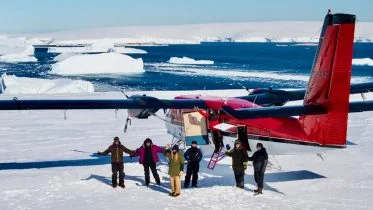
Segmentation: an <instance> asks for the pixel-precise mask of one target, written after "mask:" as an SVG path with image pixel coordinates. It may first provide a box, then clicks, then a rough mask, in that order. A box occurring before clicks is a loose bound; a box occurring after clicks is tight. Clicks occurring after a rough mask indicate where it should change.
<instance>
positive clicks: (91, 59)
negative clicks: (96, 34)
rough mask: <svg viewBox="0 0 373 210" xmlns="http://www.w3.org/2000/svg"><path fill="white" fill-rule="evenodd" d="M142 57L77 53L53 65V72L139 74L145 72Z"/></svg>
mask: <svg viewBox="0 0 373 210" xmlns="http://www.w3.org/2000/svg"><path fill="white" fill-rule="evenodd" d="M144 72H145V71H144V63H143V61H142V59H141V58H138V59H134V58H132V57H130V56H128V55H123V54H119V53H114V52H111V53H101V54H85V55H75V56H72V57H69V58H67V59H66V60H63V61H60V62H57V63H55V64H53V65H52V70H51V72H50V73H52V74H60V75H78V74H106V73H112V74H134V73H135V74H136V73H137V74H138V73H144Z"/></svg>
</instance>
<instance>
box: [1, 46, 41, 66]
mask: <svg viewBox="0 0 373 210" xmlns="http://www.w3.org/2000/svg"><path fill="white" fill-rule="evenodd" d="M34 51H35V49H34V47H33V46H32V45H30V46H28V47H27V48H26V49H25V50H24V51H22V52H19V53H9V54H5V55H2V56H0V62H7V63H18V62H36V61H38V59H36V58H35V56H34Z"/></svg>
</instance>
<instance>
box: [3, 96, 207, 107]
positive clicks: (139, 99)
mask: <svg viewBox="0 0 373 210" xmlns="http://www.w3.org/2000/svg"><path fill="white" fill-rule="evenodd" d="M196 106H197V107H199V108H202V109H203V108H207V106H206V104H205V102H204V101H203V100H199V99H169V100H168V99H158V98H155V97H151V96H137V95H136V96H131V97H129V98H128V99H123V100H120V99H113V100H110V99H101V100H100V99H84V100H83V99H82V100H80V99H51V100H48V99H35V100H33V99H30V100H20V99H17V98H14V99H13V100H0V110H51V109H155V110H158V109H171V108H172V109H191V108H194V107H196Z"/></svg>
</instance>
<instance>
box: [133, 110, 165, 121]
mask: <svg viewBox="0 0 373 210" xmlns="http://www.w3.org/2000/svg"><path fill="white" fill-rule="evenodd" d="M157 111H158V109H129V110H128V116H130V117H134V118H138V119H148V117H149V116H151V115H154V113H156V112H157Z"/></svg>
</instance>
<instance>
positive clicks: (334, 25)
mask: <svg viewBox="0 0 373 210" xmlns="http://www.w3.org/2000/svg"><path fill="white" fill-rule="evenodd" d="M355 19H356V18H355V16H354V15H349V14H334V15H332V14H328V15H327V16H326V17H325V21H324V25H323V29H322V32H321V36H320V41H319V45H318V50H317V52H316V57H315V60H314V63H313V67H312V72H311V77H310V80H309V83H308V89H307V92H306V95H305V98H304V102H303V104H304V105H310V104H314V105H321V106H323V107H325V108H326V109H327V110H328V113H327V114H324V115H304V116H301V117H300V119H299V120H300V122H301V123H302V125H303V129H304V131H305V133H306V134H307V136H308V141H311V142H316V143H318V144H320V145H328V146H345V144H346V135H347V119H348V110H349V95H350V80H351V68H352V53H353V40H354V30H355Z"/></svg>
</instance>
